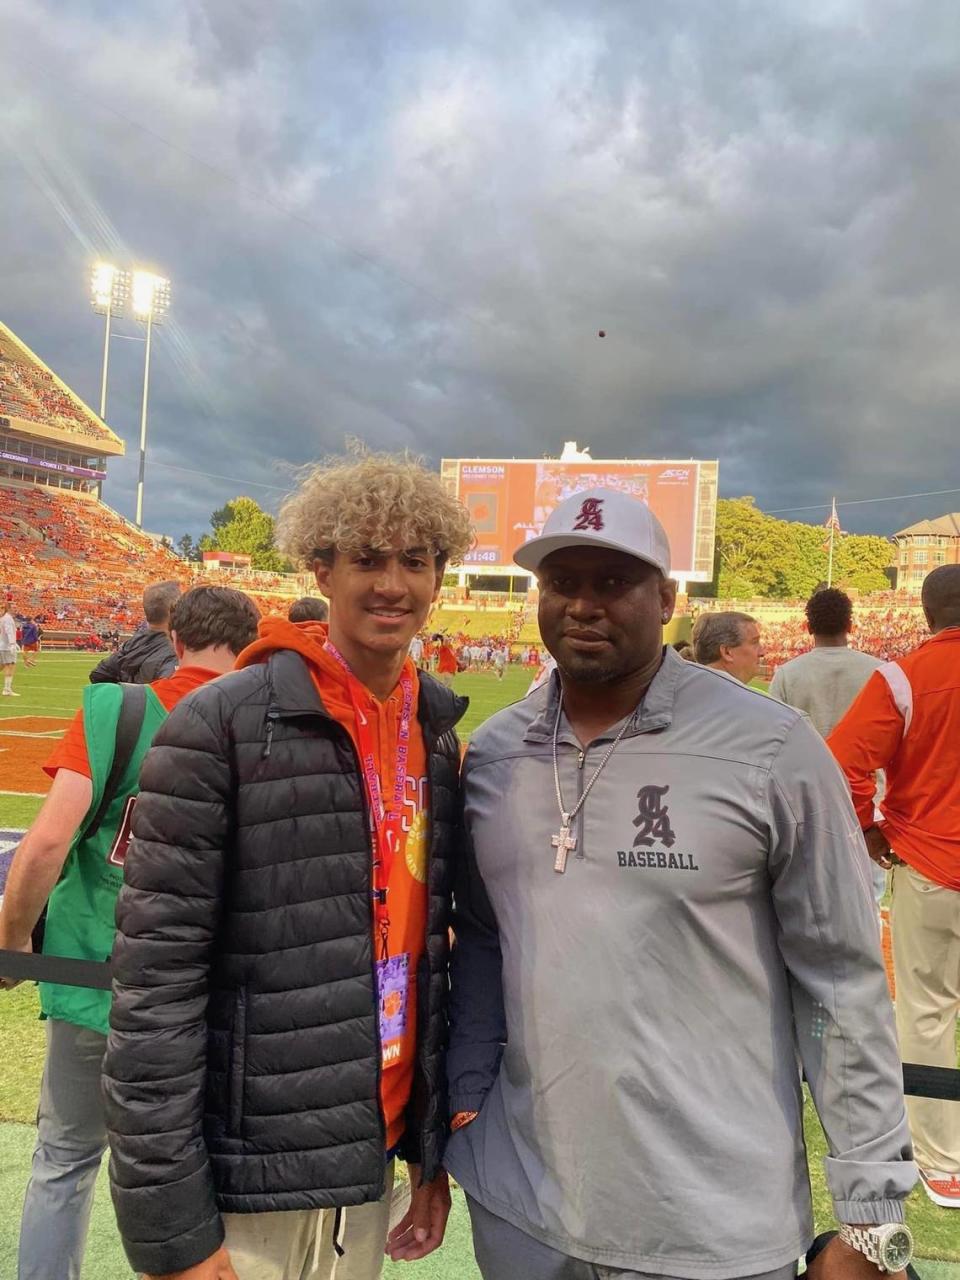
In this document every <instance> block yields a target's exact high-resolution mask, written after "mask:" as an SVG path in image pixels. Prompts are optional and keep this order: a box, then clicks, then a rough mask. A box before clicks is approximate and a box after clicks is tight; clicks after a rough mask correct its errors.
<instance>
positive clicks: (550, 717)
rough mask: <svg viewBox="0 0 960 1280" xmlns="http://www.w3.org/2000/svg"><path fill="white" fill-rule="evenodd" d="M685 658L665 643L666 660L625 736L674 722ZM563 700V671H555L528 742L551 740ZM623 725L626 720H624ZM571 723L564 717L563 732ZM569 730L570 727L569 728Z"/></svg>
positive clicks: (613, 732)
mask: <svg viewBox="0 0 960 1280" xmlns="http://www.w3.org/2000/svg"><path fill="white" fill-rule="evenodd" d="M685 665H686V664H685V662H684V659H683V658H681V657H680V656H679V654H678V653H677V651H676V650H675V649H673V648H671V646H670V645H665V646H664V650H663V661H662V662H661V663H660V667H659V669H658V671H657V674H656V675H655V676H654V677H653V680H652V681H651V683H650V687H649V689H647V692H646V693H645V694H644V696H643V698H642V699H641V701H640V705H639V706H638V707H637V709H636V710H635V711H634V712H632V714H631V716H630V727H629V728H628V729H627V731H626V733H625V734H624V737H627V738H632V737H636V735H637V734H638V733H652V732H653V731H654V730H656V729H667V728H669V726H670V725H671V724H672V723H673V704H674V701H675V699H676V693H677V682H678V681H679V679H680V675H681V673H682V672H683V670H684V667H685ZM559 700H560V673H559V672H558V671H554V672H553V674H552V675H551V676H550V682H549V684H548V686H547V697H546V701H545V702H544V704H543V707H542V708H541V710H540V712H539V714H538V715H537V716H536V718H535V719H534V720H532V721H531V722H530V724H529V725H528V726H527V731H526V733H525V734H524V735H523V740H524V742H551V741H552V740H553V727H554V725H555V724H556V720H557V705H558V703H559ZM620 723H621V724H622V721H621V722H620ZM566 725H567V721H566V716H563V717H562V718H561V722H560V731H561V733H563V731H564V727H565V726H566ZM567 731H568V732H569V728H568V730H567ZM616 732H617V726H616V725H611V727H610V728H609V729H608V730H607V731H606V733H604V734H602V735H601V739H600V740H603V739H605V738H613V737H615V736H616Z"/></svg>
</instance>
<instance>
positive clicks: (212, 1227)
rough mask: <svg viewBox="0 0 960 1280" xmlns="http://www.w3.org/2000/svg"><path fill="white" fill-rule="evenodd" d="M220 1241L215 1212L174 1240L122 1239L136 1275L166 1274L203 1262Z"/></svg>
mask: <svg viewBox="0 0 960 1280" xmlns="http://www.w3.org/2000/svg"><path fill="white" fill-rule="evenodd" d="M222 1244H223V1223H222V1221H221V1219H220V1215H219V1213H218V1214H216V1215H215V1216H214V1217H212V1218H208V1219H207V1221H206V1222H204V1223H202V1224H201V1225H200V1226H198V1227H196V1228H194V1230H193V1231H190V1232H187V1233H186V1234H185V1235H179V1236H177V1237H176V1239H174V1240H156V1241H154V1240H124V1242H123V1247H124V1249H125V1250H126V1253H127V1257H128V1258H129V1259H130V1265H131V1267H133V1269H134V1271H136V1272H137V1274H138V1275H139V1274H140V1273H141V1272H146V1273H147V1275H166V1274H167V1273H168V1272H171V1271H186V1269H187V1268H188V1267H195V1266H197V1264H198V1263H201V1262H205V1261H206V1260H207V1258H209V1257H211V1255H212V1254H214V1253H216V1252H217V1250H218V1249H219V1248H220V1246H221V1245H222Z"/></svg>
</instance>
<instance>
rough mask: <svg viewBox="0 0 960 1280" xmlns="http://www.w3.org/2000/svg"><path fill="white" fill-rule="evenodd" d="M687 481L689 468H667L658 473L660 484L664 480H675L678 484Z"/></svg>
mask: <svg viewBox="0 0 960 1280" xmlns="http://www.w3.org/2000/svg"><path fill="white" fill-rule="evenodd" d="M689 479H690V468H689V467H667V469H666V471H661V472H660V480H661V482H663V481H664V480H675V481H676V482H677V483H678V484H679V483H680V482H681V481H687V480H689Z"/></svg>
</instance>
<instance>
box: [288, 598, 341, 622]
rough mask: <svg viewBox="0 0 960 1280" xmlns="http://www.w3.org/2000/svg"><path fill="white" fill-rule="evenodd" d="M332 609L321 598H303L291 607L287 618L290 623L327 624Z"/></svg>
mask: <svg viewBox="0 0 960 1280" xmlns="http://www.w3.org/2000/svg"><path fill="white" fill-rule="evenodd" d="M329 616H330V608H329V606H328V604H327V602H326V600H321V598H320V597H319V596H303V597H302V598H301V599H299V600H295V601H294V602H293V604H292V605H291V606H290V610H289V612H288V613H287V618H288V619H289V621H290V622H326V620H327V618H328V617H329Z"/></svg>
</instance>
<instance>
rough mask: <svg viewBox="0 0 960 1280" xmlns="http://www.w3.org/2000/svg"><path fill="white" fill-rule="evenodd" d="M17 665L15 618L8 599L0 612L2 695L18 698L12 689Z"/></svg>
mask: <svg viewBox="0 0 960 1280" xmlns="http://www.w3.org/2000/svg"><path fill="white" fill-rule="evenodd" d="M16 666H17V620H16V618H15V617H14V616H13V610H12V609H11V607H10V601H9V600H8V601H7V602H6V604H5V605H4V610H3V613H2V614H0V667H2V668H3V696H4V697H5V698H19V697H20V695H19V693H14V691H13V673H14V671H15V670H16Z"/></svg>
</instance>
